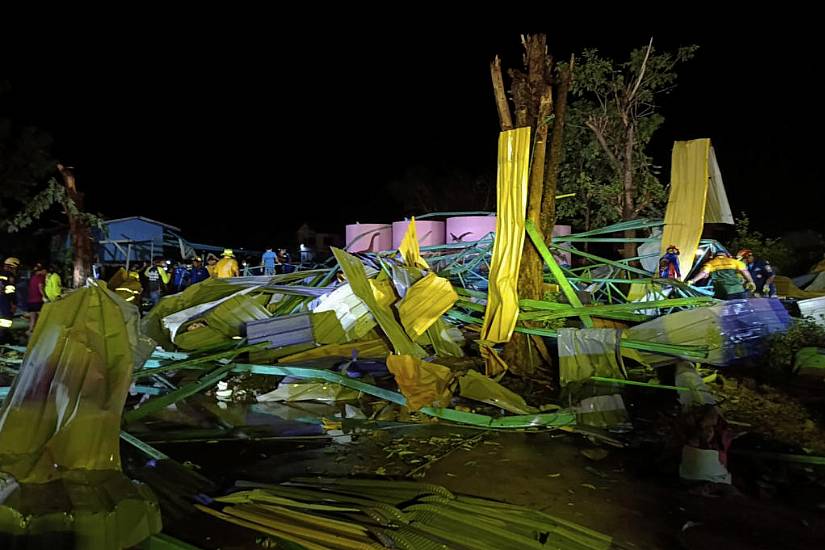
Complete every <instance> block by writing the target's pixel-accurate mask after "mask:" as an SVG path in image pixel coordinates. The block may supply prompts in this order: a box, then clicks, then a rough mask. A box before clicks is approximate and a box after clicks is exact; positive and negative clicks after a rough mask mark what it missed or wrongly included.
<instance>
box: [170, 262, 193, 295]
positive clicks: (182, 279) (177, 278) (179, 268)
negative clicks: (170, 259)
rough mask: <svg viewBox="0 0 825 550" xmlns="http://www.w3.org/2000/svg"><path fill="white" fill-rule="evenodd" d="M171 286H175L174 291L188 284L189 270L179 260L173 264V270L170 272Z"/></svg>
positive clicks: (180, 289)
mask: <svg viewBox="0 0 825 550" xmlns="http://www.w3.org/2000/svg"><path fill="white" fill-rule="evenodd" d="M172 286H174V287H175V292H180V291H182V290H183V289H184V288H186V287H187V286H189V270H188V269H187V268H186V266H185V265H183V263H181V262H178V263H177V264H176V265H175V270H174V271H173V272H172Z"/></svg>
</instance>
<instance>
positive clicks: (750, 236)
mask: <svg viewBox="0 0 825 550" xmlns="http://www.w3.org/2000/svg"><path fill="white" fill-rule="evenodd" d="M743 248H748V249H750V250H751V251H752V252H753V254H754V256H756V257H757V258H762V259H764V260H768V261H769V262H771V264H773V265H774V267H776V268H777V270H779V271H780V272H783V273H790V271H788V270H789V269H791V267H792V266H793V265H794V254H793V252H792V251H791V250H790V248H788V247H787V246H785V243H784V242H783V241H782V239H779V238H770V237H766V236H765V235H763V234H762V233H761V232H759V231H756V230H754V229H753V228H751V222H750V218H748V215H747V214H746V213H745V212H742V213H741V214H739V217H738V218H737V219H736V238H735V239H733V240H732V241H731V242H730V252H731V253H732V254H736V252H737V251H739V250H742V249H743Z"/></svg>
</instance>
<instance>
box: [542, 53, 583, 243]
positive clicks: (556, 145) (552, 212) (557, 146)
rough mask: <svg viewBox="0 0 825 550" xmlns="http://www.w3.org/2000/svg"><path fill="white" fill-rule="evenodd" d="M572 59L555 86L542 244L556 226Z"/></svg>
mask: <svg viewBox="0 0 825 550" xmlns="http://www.w3.org/2000/svg"><path fill="white" fill-rule="evenodd" d="M573 63H574V58H573V57H571V58H570V64H569V65H568V66H567V67H562V68H561V69H560V70H559V80H558V85H557V86H556V104H555V106H554V111H555V117H553V133H552V137H551V142H550V155H549V157H548V161H547V171H546V172H545V176H544V196H543V197H542V200H541V225H540V226H536V227H540V228H541V231H542V233H543V234H544V242H550V241H551V240H552V235H553V226H554V225H555V224H556V189H557V187H558V181H559V165H560V164H561V156H562V153H563V145H564V119H565V116H566V113H567V93H568V91H569V90H570V81H571V78H572V74H573Z"/></svg>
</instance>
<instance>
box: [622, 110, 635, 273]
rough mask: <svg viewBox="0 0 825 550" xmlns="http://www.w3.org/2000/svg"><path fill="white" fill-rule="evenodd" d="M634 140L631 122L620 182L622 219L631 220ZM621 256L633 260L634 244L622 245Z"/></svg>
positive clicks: (631, 232)
mask: <svg viewBox="0 0 825 550" xmlns="http://www.w3.org/2000/svg"><path fill="white" fill-rule="evenodd" d="M635 139H636V127H635V125H634V124H633V123H632V122H631V123H630V124H628V125H627V130H626V132H625V144H624V146H625V147H624V167H623V168H624V173H623V174H622V182H623V185H624V205H623V207H622V218H623V219H624V220H625V221H627V220H632V219H633V218H634V215H635V209H636V204H635V202H634V197H635V196H636V182H635V181H634V179H633V144H634V142H635ZM624 237H625V239H633V238H635V237H636V231H635V230H628V231H625V233H624ZM622 255H623V256H624V257H625V258H633V257H634V256H636V243H634V242H631V241H630V240H628V241H627V242H626V243H625V245H624V250H623V251H622Z"/></svg>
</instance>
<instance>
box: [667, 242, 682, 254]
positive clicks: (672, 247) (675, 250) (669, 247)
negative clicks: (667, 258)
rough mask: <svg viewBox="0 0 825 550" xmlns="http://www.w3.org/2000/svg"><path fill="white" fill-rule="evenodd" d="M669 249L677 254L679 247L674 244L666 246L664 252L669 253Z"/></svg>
mask: <svg viewBox="0 0 825 550" xmlns="http://www.w3.org/2000/svg"><path fill="white" fill-rule="evenodd" d="M671 250H673V251H674V252H675V253H676V254H679V248H678V247H677V246H676V245H675V244H672V245H670V246H668V247H667V249H666V250H665V252H667V253H668V254H669V253H670V251H671Z"/></svg>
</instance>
